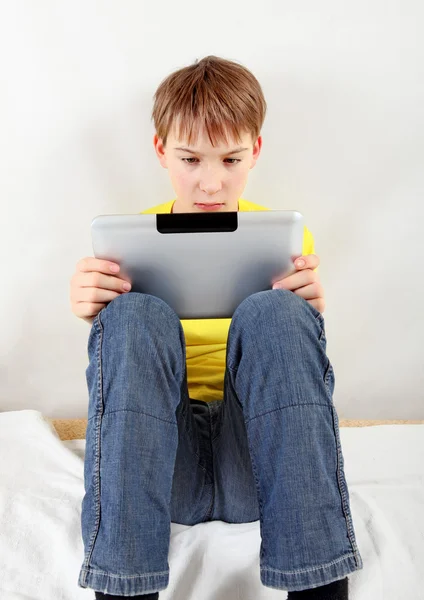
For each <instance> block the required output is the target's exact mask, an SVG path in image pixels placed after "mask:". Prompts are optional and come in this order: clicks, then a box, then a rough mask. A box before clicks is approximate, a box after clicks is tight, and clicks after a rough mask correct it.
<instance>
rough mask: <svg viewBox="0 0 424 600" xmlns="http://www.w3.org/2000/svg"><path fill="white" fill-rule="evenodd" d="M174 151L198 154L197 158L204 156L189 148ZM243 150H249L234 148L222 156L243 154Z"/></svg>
mask: <svg viewBox="0 0 424 600" xmlns="http://www.w3.org/2000/svg"><path fill="white" fill-rule="evenodd" d="M174 150H182V151H183V152H189V153H190V154H198V155H199V156H204V155H203V154H202V153H201V152H195V151H194V150H190V149H189V148H180V147H178V148H174ZM244 150H249V148H236V149H235V150H230V151H229V152H225V154H223V155H222V156H226V155H227V154H238V153H239V152H244Z"/></svg>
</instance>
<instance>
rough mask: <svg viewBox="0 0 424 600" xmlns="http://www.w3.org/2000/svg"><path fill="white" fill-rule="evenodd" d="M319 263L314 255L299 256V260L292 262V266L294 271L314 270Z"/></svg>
mask: <svg viewBox="0 0 424 600" xmlns="http://www.w3.org/2000/svg"><path fill="white" fill-rule="evenodd" d="M299 261H300V262H303V263H304V264H300V262H299ZM319 263H320V261H319V257H318V256H317V255H316V254H306V255H304V256H299V258H297V259H296V260H295V261H294V266H295V267H296V269H299V270H300V269H316V268H317V267H318V265H319Z"/></svg>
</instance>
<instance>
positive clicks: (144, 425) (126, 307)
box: [78, 292, 212, 596]
mask: <svg viewBox="0 0 424 600" xmlns="http://www.w3.org/2000/svg"><path fill="white" fill-rule="evenodd" d="M88 352H89V359H90V362H89V366H88V368H87V371H86V376H87V384H88V390H89V408H88V424H87V433H86V452H85V462H84V485H85V492H86V493H85V496H84V498H83V501H82V512H81V525H82V537H83V542H84V549H85V557H84V563H83V565H82V568H81V571H80V575H79V580H78V585H79V586H80V587H90V588H92V589H94V590H97V591H101V592H105V593H109V594H112V595H116V596H118V595H122V596H134V595H136V594H146V593H148V592H155V591H160V590H162V589H164V588H166V587H167V585H168V583H169V564H168V551H169V539H170V523H171V516H172V515H171V510H173V512H174V517H176V518H178V519H180V522H182V523H187V524H194V523H196V522H199V521H201V520H202V519H203V517H204V515H206V514H207V511H208V509H209V506H210V502H211V497H212V494H211V489H210V487H208V486H207V485H206V483H207V482H208V481H209V480H208V479H207V478H208V477H209V475H208V473H207V471H206V469H205V467H204V462H205V461H204V459H203V457H202V447H201V439H200V436H198V431H197V424H196V422H195V419H194V417H193V413H192V410H191V406H190V401H189V397H188V390H187V378H186V362H185V358H186V357H185V340H184V332H183V330H182V326H181V323H180V321H179V319H178V316H177V315H176V314H175V312H174V311H173V310H172V309H171V308H170V307H169V306H168V305H167V304H166V303H164V302H162V301H161V300H159V299H158V298H156V297H154V296H150V295H147V294H139V293H135V292H130V293H128V294H122V295H121V296H118V297H117V298H116V299H115V300H113V301H112V302H110V303H109V304H108V305H107V306H106V307H105V308H104V309H103V310H102V311H100V313H99V314H98V316H97V317H96V319H95V320H94V323H93V326H92V329H91V333H90V337H89V341H88ZM177 447H178V454H177ZM174 466H175V477H174ZM184 468H185V469H187V471H188V473H189V474H190V477H187V476H186V478H185V480H184V482H182V480H181V477H182V474H183V473H184ZM182 483H184V485H182ZM172 489H174V492H175V497H173V498H172V499H173V506H174V508H173V509H171V492H172ZM175 501H176V502H175Z"/></svg>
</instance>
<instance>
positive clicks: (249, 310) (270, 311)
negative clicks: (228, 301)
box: [233, 289, 320, 323]
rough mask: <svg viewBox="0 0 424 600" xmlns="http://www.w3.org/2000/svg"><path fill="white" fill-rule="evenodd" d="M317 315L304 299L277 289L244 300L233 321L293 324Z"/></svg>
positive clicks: (287, 291) (290, 292)
mask: <svg viewBox="0 0 424 600" xmlns="http://www.w3.org/2000/svg"><path fill="white" fill-rule="evenodd" d="M316 313H318V311H317V310H316V309H315V308H314V307H313V306H311V305H310V304H309V303H308V302H306V300H305V299H304V298H301V297H300V296H297V295H296V294H294V293H293V292H292V291H290V290H281V289H277V290H267V291H264V292H257V293H256V294H252V295H251V296H249V297H248V298H246V299H245V300H243V302H241V304H240V305H239V306H238V307H237V309H236V311H235V312H234V315H233V319H234V318H236V319H239V318H240V317H242V318H244V319H245V320H246V319H247V320H251V321H254V322H258V321H264V322H266V323H272V322H274V321H275V320H276V319H278V320H279V321H281V320H289V321H290V322H293V321H294V320H296V319H300V318H305V316H307V315H308V314H310V315H312V316H314V317H316V316H317V315H316ZM318 314H320V313H318Z"/></svg>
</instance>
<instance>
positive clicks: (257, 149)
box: [250, 136, 262, 169]
mask: <svg viewBox="0 0 424 600" xmlns="http://www.w3.org/2000/svg"><path fill="white" fill-rule="evenodd" d="M261 148H262V137H261V136H259V137H258V139H257V140H256V142H255V143H254V145H253V154H252V164H251V165H250V168H251V169H253V167H254V166H255V165H256V161H257V160H258V158H259V154H260V153H261Z"/></svg>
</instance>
